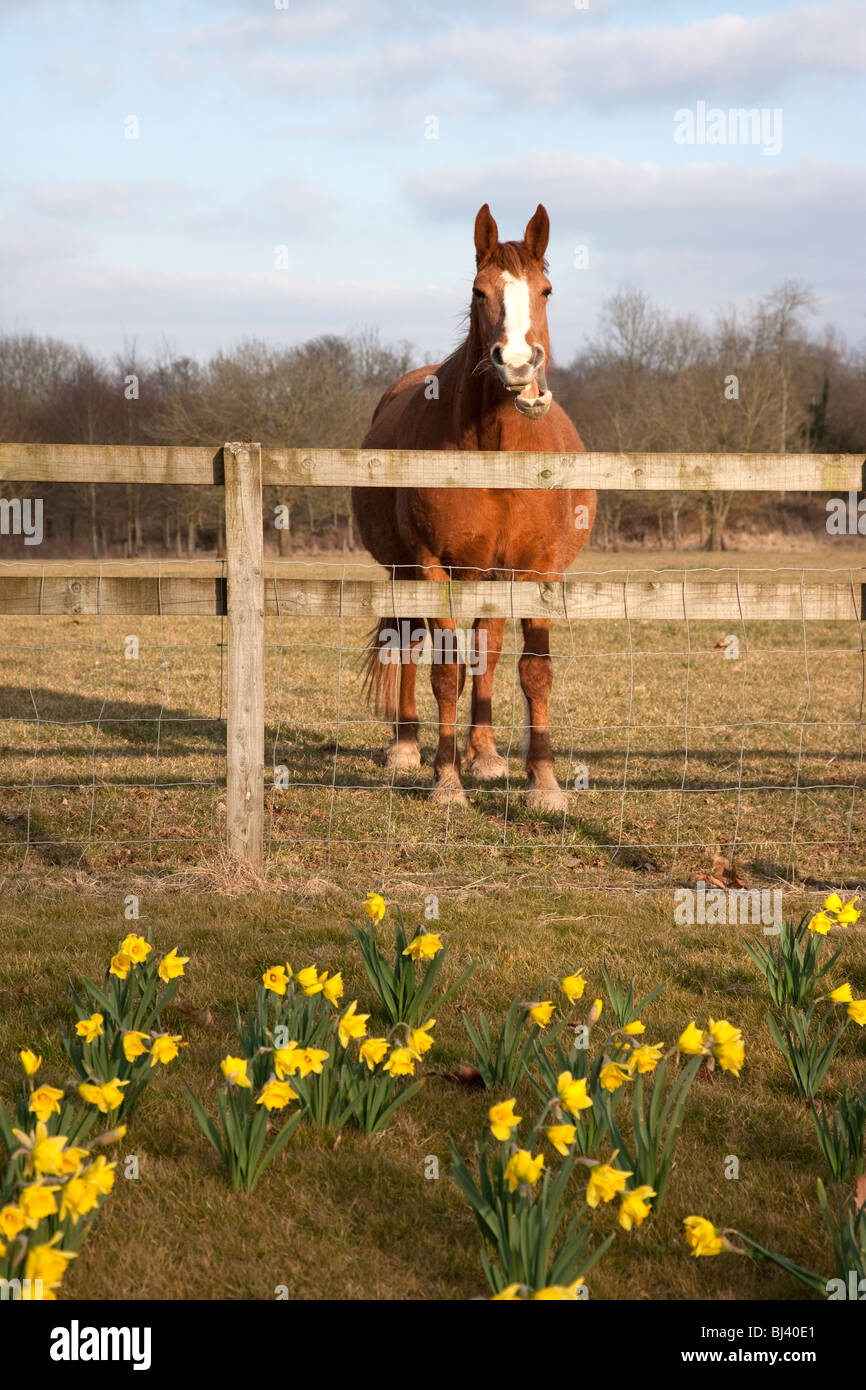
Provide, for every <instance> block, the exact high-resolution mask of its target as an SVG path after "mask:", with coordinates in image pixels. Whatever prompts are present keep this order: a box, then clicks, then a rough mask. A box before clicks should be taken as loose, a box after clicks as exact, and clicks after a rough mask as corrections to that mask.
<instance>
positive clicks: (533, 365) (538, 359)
mask: <svg viewBox="0 0 866 1390" xmlns="http://www.w3.org/2000/svg"><path fill="white" fill-rule="evenodd" d="M490 360H491V362H492V363H493V365H494V367H495V368H496V372H497V374H498V376H499V379H500V381H501V382H502V385H503V386H504V387H505V389H506V391H510V392H511V394H512V396H513V397H514V404H515V406H516V407H517V409H518V410H519V411H520V413H521V415H524V416H526V418H527V419H528V420H540V419H541V417H542V416H543V415H546V414H547V412H548V410H549V409H550V405H551V402H552V400H553V395H552V393H551V392H550V391H549V390H548V386H547V377H546V376H545V372H544V349H543V348H541V347H534V348H533V350H532V356H531V358H530V359H529V361H528V362H523V363H521V364H520V366H514V365H512V364H509V363H506V362H504V361H503V360H502V352H501V350H500V348H499V344H498V343H497V344H496V346H495V347H493V348H492V349H491V352H490Z"/></svg>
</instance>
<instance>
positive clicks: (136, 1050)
mask: <svg viewBox="0 0 866 1390" xmlns="http://www.w3.org/2000/svg"><path fill="white" fill-rule="evenodd" d="M149 1041H150V1034H149V1033H139V1032H136V1031H134V1030H133V1029H130V1031H129V1032H128V1033H124V1035H123V1055H124V1057H125V1058H126V1060H127V1062H134V1061H135V1059H136V1057H143V1056H144V1054H145V1052H147V1047H146V1046H145V1044H146V1043H147V1042H149Z"/></svg>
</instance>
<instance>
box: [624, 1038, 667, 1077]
mask: <svg viewBox="0 0 866 1390" xmlns="http://www.w3.org/2000/svg"><path fill="white" fill-rule="evenodd" d="M664 1049H665V1045H664V1043H653V1044H652V1045H650V1044H649V1043H644V1044H643V1045H642V1046H641V1047H635V1048H634V1049H633V1050H632V1054H631V1056H630V1057H629V1059H628V1062H627V1064H626V1065H627V1068H628V1070H629V1072H631V1074H632V1075H634V1073H635V1072H637V1073H638V1075H639V1076H645V1075H646V1073H647V1072H651V1071H655V1069H656V1067H657V1066H658V1064H659V1062H660V1061H661V1059H662V1053H663V1052H664Z"/></svg>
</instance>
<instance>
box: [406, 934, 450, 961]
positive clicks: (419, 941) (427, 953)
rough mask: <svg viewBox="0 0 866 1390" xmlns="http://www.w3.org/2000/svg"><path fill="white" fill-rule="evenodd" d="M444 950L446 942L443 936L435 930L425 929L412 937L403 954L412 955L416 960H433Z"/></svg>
mask: <svg viewBox="0 0 866 1390" xmlns="http://www.w3.org/2000/svg"><path fill="white" fill-rule="evenodd" d="M442 950H444V944H443V942H442V940H441V938H440V937H438V936H437V935H436V933H435V932H432V931H425V932H421V933H420V934H419V935H418V936H413V937H412V940H411V941H410V942H409V945H408V946H407V947H406V949H405V950H404V952H403V955H404V956H411V957H412V959H413V960H416V961H417V960H432V959H433V957H434V956H436V955H438V954H439V952H440V951H442Z"/></svg>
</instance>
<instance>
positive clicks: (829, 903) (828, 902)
mask: <svg viewBox="0 0 866 1390" xmlns="http://www.w3.org/2000/svg"><path fill="white" fill-rule="evenodd" d="M821 906H822V907H823V909H824V911H825V912H841V910H842V899H841V898H840V897H839V894H838V893H831V894H830V896H829V897H828V898H825V899H824V901H823V903H822V904H821Z"/></svg>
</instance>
